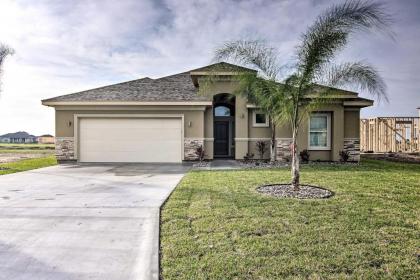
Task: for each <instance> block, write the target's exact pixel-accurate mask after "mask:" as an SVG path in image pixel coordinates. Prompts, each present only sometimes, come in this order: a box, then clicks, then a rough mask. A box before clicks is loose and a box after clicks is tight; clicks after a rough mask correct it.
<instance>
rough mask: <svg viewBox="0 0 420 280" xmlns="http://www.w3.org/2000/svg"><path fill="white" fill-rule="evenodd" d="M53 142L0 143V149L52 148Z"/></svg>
mask: <svg viewBox="0 0 420 280" xmlns="http://www.w3.org/2000/svg"><path fill="white" fill-rule="evenodd" d="M54 147H55V145H54V144H15V143H0V150H53V149H54Z"/></svg>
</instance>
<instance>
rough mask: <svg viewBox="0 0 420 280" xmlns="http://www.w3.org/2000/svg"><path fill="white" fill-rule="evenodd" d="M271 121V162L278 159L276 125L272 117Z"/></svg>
mask: <svg viewBox="0 0 420 280" xmlns="http://www.w3.org/2000/svg"><path fill="white" fill-rule="evenodd" d="M270 123H271V145H270V162H274V161H276V126H275V125H274V122H273V120H272V119H271V118H270Z"/></svg>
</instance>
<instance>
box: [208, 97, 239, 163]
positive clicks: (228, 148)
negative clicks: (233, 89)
mask: <svg viewBox="0 0 420 280" xmlns="http://www.w3.org/2000/svg"><path fill="white" fill-rule="evenodd" d="M213 128H214V133H213V135H214V157H216V158H232V157H234V155H235V141H234V139H235V96H234V95H232V94H228V93H221V94H217V95H215V96H214V97H213Z"/></svg>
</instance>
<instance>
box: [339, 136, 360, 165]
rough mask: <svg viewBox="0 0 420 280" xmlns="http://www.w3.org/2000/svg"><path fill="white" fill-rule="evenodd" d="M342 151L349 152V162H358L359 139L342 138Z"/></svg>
mask: <svg viewBox="0 0 420 280" xmlns="http://www.w3.org/2000/svg"><path fill="white" fill-rule="evenodd" d="M343 150H344V151H347V152H349V154H350V157H349V161H360V138H344V148H343Z"/></svg>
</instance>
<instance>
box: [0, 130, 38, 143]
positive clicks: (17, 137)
mask: <svg viewBox="0 0 420 280" xmlns="http://www.w3.org/2000/svg"><path fill="white" fill-rule="evenodd" d="M0 142H2V143H17V144H32V143H37V137H36V136H34V135H31V134H29V133H27V132H25V131H18V132H13V133H7V134H3V135H0Z"/></svg>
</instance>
